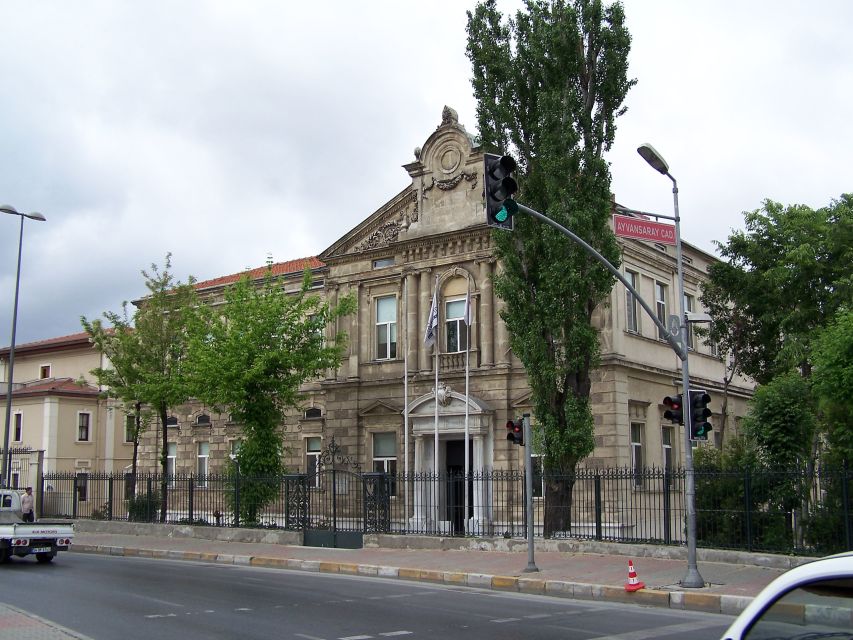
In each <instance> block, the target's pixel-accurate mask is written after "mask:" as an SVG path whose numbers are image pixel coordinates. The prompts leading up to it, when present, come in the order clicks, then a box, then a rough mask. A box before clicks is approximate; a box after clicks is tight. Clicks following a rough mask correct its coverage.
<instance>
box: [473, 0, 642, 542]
mask: <svg viewBox="0 0 853 640" xmlns="http://www.w3.org/2000/svg"><path fill="white" fill-rule="evenodd" d="M525 8H526V11H519V12H517V13H516V14H515V18H514V19H510V20H508V21H507V22H504V21H503V17H502V15H501V14H500V12H499V11H498V10H497V9H496V7H495V2H494V0H488V1H486V2H482V3H480V4H478V5H477V7H476V9H475V10H474V12H473V13H471V12H469V13H468V49H467V52H468V58H469V59H470V60H471V63H472V67H473V80H472V84H473V86H474V95H475V97H476V99H477V122H478V127H479V133H480V136H481V137H482V141H483V146H484V147H485V148H486V149H488V150H494V151H498V152H504V151H506V152H511V153H513V154H515V155H516V156H517V160H518V165H519V183H520V187H521V189H520V193H521V194H522V196H523V199H524V201H525V203H526V204H529V206H531V207H533V208H535V209H538V210H539V211H542V212H544V213H545V214H546V215H548V216H549V217H550V218H552V219H553V220H556V221H557V222H559V223H561V224H563V225H564V226H567V227H570V228H571V229H572V230H573V231H574V232H575V233H576V234H578V235H579V236H581V237H583V238H584V240H586V241H587V242H588V243H589V244H591V245H592V246H593V247H595V248H596V249H597V250H598V251H599V252H600V253H602V254H603V255H604V256H605V257H606V258H607V259H608V260H609V261H610V262H611V263H612V264H614V265H617V264H618V263H619V250H618V246H617V244H616V239H615V237H614V235H613V233H612V231H611V230H610V228H609V226H608V222H609V219H610V215H611V196H610V171H609V168H608V164H607V162H606V161H605V160H604V158H603V157H602V154H603V153H604V152H606V151H607V150H608V149H610V147H611V145H612V143H613V139H614V135H615V131H616V127H615V120H616V118H617V117H618V116H619V115H621V114H622V113H624V112H625V107H623V106H622V104H623V102H624V99H625V96H626V94H627V92H628V90H629V89H630V88H631V86H633V85H634V83H635V81H633V80H629V79H628V77H627V70H628V52H629V50H630V44H631V38H630V35H629V33H628V30H627V28H626V27H625V16H624V12H623V9H622V5H621V4H619V3H614V4H612V5H609V6H604V5H603V3H602V2H600V1H598V0H575V1H574V2H566V1H565V0H554V1H552V2H545V1H543V0H526V3H525ZM494 241H495V245H496V254H497V256H498V258H499V259H500V261H501V263H502V265H503V271H502V272H501V273H499V274H498V275H497V276H496V277H495V291H496V292H497V294H498V295H499V296H500V297H501V298H502V299H503V300H504V301H505V302H506V305H505V309H504V311H503V312H502V313H501V317H502V318H503V320H504V322H506V324H507V327H508V328H509V332H510V341H511V346H512V349H513V352H514V353H515V354H516V355H517V356H518V357H519V359H520V360H521V362H522V363H523V364H524V366H525V369H526V371H527V376H528V380H529V384H530V388H531V391H532V401H533V405H534V411H535V414H536V418H537V421H538V423H539V425H540V427H541V429H543V441H544V444H545V452H546V455H545V458H544V463H545V470H546V472H547V473H546V484H547V490H546V496H547V502H546V506H545V535H551V534H553V533H554V532H556V531H563V530H568V529H569V527H570V524H571V520H570V518H571V515H570V513H571V509H570V507H571V494H572V486H573V480H572V474H573V473H574V471H575V468H576V466H577V463H578V462H579V461H580V460H581V459H582V458H584V457H585V456H587V455H589V454H590V453H591V452H592V450H593V446H594V443H593V421H592V414H591V409H590V401H589V397H590V390H591V379H590V373H591V371H592V369H593V367H595V366H596V365H597V364H598V358H599V338H598V332H597V330H596V329H595V327H594V326H593V324H592V314H593V311H594V310H595V308H596V307H597V306H598V305H600V304H601V303H603V302H605V300H606V299H607V296H608V295H609V293H610V291H611V289H612V288H613V283H614V280H613V277H612V276H611V275H610V274H609V273H608V272H607V271H606V270H605V269H604V268H603V267H601V266H600V265H599V264H598V263H596V262H594V261H592V260H590V259H589V258H588V256H587V255H586V254H585V253H584V252H583V251H582V250H581V249H580V247H577V246H575V245H573V244H571V243H569V242H567V241H566V239H565V238H564V237H563V236H562V235H560V234H559V233H558V232H557V231H555V230H554V229H552V228H551V227H550V226H546V225H541V224H539V223H538V222H537V221H535V220H533V219H530V218H527V217H525V216H516V220H515V231H514V232H512V233H505V232H500V231H495V232H494Z"/></svg>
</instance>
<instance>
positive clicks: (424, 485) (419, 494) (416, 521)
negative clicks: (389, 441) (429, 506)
mask: <svg viewBox="0 0 853 640" xmlns="http://www.w3.org/2000/svg"><path fill="white" fill-rule="evenodd" d="M424 450H425V447H424V437H423V436H422V435H418V436H415V474H414V477H415V479H414V480H412V494H413V501H414V505H413V509H414V511H413V516H412V520H411V523H410V525H411V526H412V527H413V528H414V529H416V530H419V529H421V528H422V527H423V526H424V523H425V522H426V492H427V491H428V486H429V482H428V481H424V477H423V473H424V471H425V468H424Z"/></svg>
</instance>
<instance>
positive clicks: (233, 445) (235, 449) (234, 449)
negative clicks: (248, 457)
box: [228, 438, 243, 457]
mask: <svg viewBox="0 0 853 640" xmlns="http://www.w3.org/2000/svg"><path fill="white" fill-rule="evenodd" d="M242 444H243V440H242V439H241V438H237V439H235V440H231V441H230V442H229V443H228V447H229V451H228V453H229V454H230V455H231V456H232V457H236V456H237V454H238V453H240V445H242Z"/></svg>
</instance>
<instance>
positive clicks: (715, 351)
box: [705, 338, 720, 358]
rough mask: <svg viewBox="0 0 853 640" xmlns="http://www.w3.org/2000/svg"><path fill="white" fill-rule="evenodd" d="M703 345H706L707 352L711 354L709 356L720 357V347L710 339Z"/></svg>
mask: <svg viewBox="0 0 853 640" xmlns="http://www.w3.org/2000/svg"><path fill="white" fill-rule="evenodd" d="M705 344H707V345H708V350H709V351H710V352H711V355H712V356H714V357H715V358H719V357H720V345H719V344H717V343H716V342H714V341H713V340H711V338H707V339H706V340H705Z"/></svg>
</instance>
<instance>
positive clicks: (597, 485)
mask: <svg viewBox="0 0 853 640" xmlns="http://www.w3.org/2000/svg"><path fill="white" fill-rule="evenodd" d="M601 511H602V509H601V474H600V473H599V472H598V469H596V471H595V539H596V540H601V539H602V538H603V537H604V535H603V528H602V526H601V518H602V513H601Z"/></svg>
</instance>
